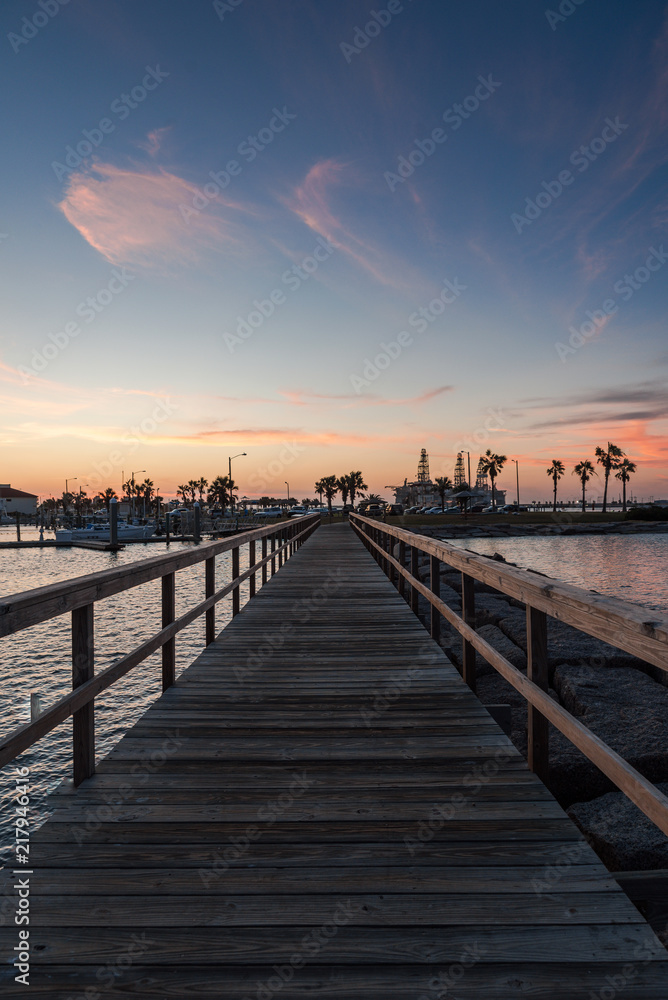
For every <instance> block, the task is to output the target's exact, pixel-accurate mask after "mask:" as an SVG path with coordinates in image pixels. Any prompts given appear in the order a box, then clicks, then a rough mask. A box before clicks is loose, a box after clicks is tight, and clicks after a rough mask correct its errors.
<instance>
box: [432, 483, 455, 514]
mask: <svg viewBox="0 0 668 1000" xmlns="http://www.w3.org/2000/svg"><path fill="white" fill-rule="evenodd" d="M434 483H435V484H436V489H437V490H438V495H439V496H440V498H441V510H445V494H446V493H447V492H448V490H451V489H452V481H451V479H450V478H449V476H439V477H438V479H435V480H434Z"/></svg>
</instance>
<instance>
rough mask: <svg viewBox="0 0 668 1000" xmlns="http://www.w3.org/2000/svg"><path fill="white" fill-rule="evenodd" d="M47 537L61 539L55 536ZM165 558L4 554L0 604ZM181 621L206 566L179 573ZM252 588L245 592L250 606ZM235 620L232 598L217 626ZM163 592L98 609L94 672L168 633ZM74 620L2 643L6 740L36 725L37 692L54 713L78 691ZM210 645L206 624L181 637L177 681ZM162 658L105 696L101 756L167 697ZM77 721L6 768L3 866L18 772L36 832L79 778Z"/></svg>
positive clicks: (198, 595) (1, 802)
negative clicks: (58, 794)
mask: <svg viewBox="0 0 668 1000" xmlns="http://www.w3.org/2000/svg"><path fill="white" fill-rule="evenodd" d="M15 537H16V530H15V529H13V528H11V527H10V528H1V529H0V541H1V540H10V539H13V538H15ZM33 537H35V538H36V537H38V533H37V532H36V531H35V530H34V529H23V528H22V529H21V538H22V539H23V540H30V539H31V538H33ZM45 537H46V538H49V537H53V534H52V533H47V534H46V535H45ZM191 547H192V545H191V543H187V542H186V543H181V542H172V543H171V545H170V547H169V550H170V551H171V552H176V551H178V550H180V549H183V548H191ZM165 552H166V545H164V544H162V543H152V544H141V543H138V544H128V545H127V546H126V548H125V549H122V550H121V551H119V552H96V551H87V550H86V549H76V548H73V549H0V600H1V598H2V597H6V596H8V595H9V594H14V593H17V592H19V591H24V590H30V589H32V588H33V587H41V586H44V585H46V584H50V583H55V582H57V581H58V580H67V579H71V578H73V577H76V576H83V575H85V574H87V573H96V572H99V571H101V570H104V569H111V568H113V567H115V566H118V565H123V564H125V563H131V562H137V561H138V560H141V559H148V558H151V557H153V556H157V555H161V554H164V553H165ZM247 554H248V547H247V546H242V548H241V550H240V562H241V570H242V571H243V570H244V569H245V568H246V566H247V565H248V562H247ZM230 573H231V557H230V556H229V555H228V554H227V553H225V554H223V555H221V556H218V558H217V560H216V584H217V586H218V587H222V586H224V584H225V583H226V582H228V581H229V579H230ZM176 587H177V590H176V612H177V615H178V614H180V613H183V612H185V611H187V610H188V608H191V607H193V606H194V605H195V604H197V603H199V601H201V600H203V599H204V563H201V564H199V565H197V566H193V567H190V568H189V569H184V570H180V571H179V572H178V573H177V575H176ZM247 587H248V585H247V584H246V585H245V586H242V588H241V602H242V604H243V603H244V601H245V600H246V599H247ZM231 615H232V607H231V597H230V598H225V599H224V600H222V601H220V602H219V604H218V605H217V607H216V626H217V628H223V627H224V626H225V625H226V624H227V622H228V621H229V620H230V618H231ZM160 620H161V584H160V581H159V580H156V581H153V582H152V583H147V584H144V585H142V586H141V587H135V588H134V589H133V590H130V591H127V592H126V593H122V594H117V595H115V596H114V597H110V598H107V599H106V600H104V601H99V602H98V603H97V604H96V606H95V670H96V673H97V672H100V671H102V670H103V669H104V668H105V667H108V666H110V665H111V664H112V663H113V662H115V661H116V660H117V659H119V657H121V656H123V655H125V654H126V653H128V652H130V651H131V650H132V649H134V648H135V647H136V646H138V645H139V644H140V643H141V642H142V641H144V640H145V639H148V638H150V636H152V635H154V634H155V633H156V632H157V631H159V629H160ZM70 623H71V616H70V615H69V614H67V615H62V616H61V617H59V618H55V619H53V620H52V621H49V622H45V623H44V624H42V625H35V626H34V627H33V628H29V629H25V630H24V631H23V632H19V633H18V634H17V635H14V636H9V637H7V638H4V639H2V640H0V642H2V658H1V660H0V733H2V735H3V736H4V735H7V733H9V732H11V731H12V730H13V729H15V728H16V727H17V726H19V725H21V724H22V723H25V722H28V721H29V720H30V694H31V692H37V693H39V694H40V695H41V698H42V707H43V708H46V707H48V706H49V705H50V704H52V703H53V702H54V701H55V700H56V699H57V698H59V697H61V696H62V695H64V694H66V693H67V692H68V691H70V690H71V688H72V674H71V670H72V668H71V656H70V643H71V638H70ZM203 645H204V619H203V618H201V619H198V620H197V621H195V622H193V623H192V625H190V626H189V627H188V628H186V629H184V630H183V631H182V632H180V633H179V635H178V636H177V638H176V652H177V673H179V672H180V671H181V670H183V669H184V668H185V667H187V666H188V665H189V664H190V663H191V662H192V661H193V659H194V658H195V657H196V656H197V655H198V654H199V653H200V652H201V650H202V649H203ZM160 690H161V657H160V652H158V653H155V654H154V655H153V656H151V657H149V658H148V659H147V660H145V661H144V663H142V664H140V665H139V666H138V667H135V669H134V670H132V671H131V672H130V673H129V674H127V675H126V676H125V677H124V678H121V680H119V681H117V682H116V684H115V685H114V686H113V687H111V688H109V689H108V690H107V691H105V692H103V693H102V694H101V695H100V696H99V697H98V698H97V699H96V701H95V706H96V710H95V727H96V752H97V756H98V758H99V757H100V756H104V755H105V754H106V753H108V752H109V750H110V749H111V747H112V746H113V745H114V744H115V743H117V742H118V740H119V739H120V737H121V736H122V735H123V733H124V732H125V731H126V730H127V728H128V726H130V725H132V724H133V723H134V722H135V721H136V720H137V719H138V718H139V717H140V716H141V715H142V714H143V713H144V712H145V711H146V708H147V707H148V705H150V704H151V702H152V701H154V700H155V698H156V697H157V696H158V695H159V694H160ZM71 732H72V722H71V720H68V721H67V722H64V723H63V724H62V725H61V726H59V727H58V728H57V729H55V730H54V731H53V732H52V733H50V734H48V735H47V736H45V737H44V738H43V739H42V740H40V742H39V743H36V744H35V745H34V746H33V747H31V748H30V750H27V751H26V752H25V753H24V754H22V755H21V757H20V758H18V759H17V761H16V762H15V763H14V764H12V765H8V766H7V767H5V768H2V769H0V864H2V863H3V862H4V861H6V860H7V859H8V858H9V857H10V856H11V855H10V854H9V853H8V844H9V843H10V839H9V835H10V832H11V835H12V841H13V830H12V831H10V823H11V821H12V818H13V808H14V807H13V804H12V801H11V790H12V788H13V786H14V780H13V775H14V771H15V768H16V767H17V766H29V767H30V771H31V807H30V808H31V820H32V824H33V827H34V826H38V825H39V824H40V823H41V822H43V820H44V818H45V817H46V812H45V809H44V801H45V798H46V795H47V793H48V792H49V791H51V790H52V789H53V788H54V787H55V786H56V785H58V784H59V782H60V781H61V780H62V779H63V778H69V777H70V774H71Z"/></svg>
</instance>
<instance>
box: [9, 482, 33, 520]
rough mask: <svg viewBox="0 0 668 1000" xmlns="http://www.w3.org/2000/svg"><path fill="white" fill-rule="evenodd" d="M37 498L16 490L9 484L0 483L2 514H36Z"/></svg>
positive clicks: (31, 494)
mask: <svg viewBox="0 0 668 1000" xmlns="http://www.w3.org/2000/svg"><path fill="white" fill-rule="evenodd" d="M37 499H38V498H37V496H36V495H35V494H34V493H24V492H23V490H15V489H12V487H11V486H10V485H9V483H4V484H2V483H0V512H2V513H5V514H16V513H19V514H33V515H34V514H36V513H37Z"/></svg>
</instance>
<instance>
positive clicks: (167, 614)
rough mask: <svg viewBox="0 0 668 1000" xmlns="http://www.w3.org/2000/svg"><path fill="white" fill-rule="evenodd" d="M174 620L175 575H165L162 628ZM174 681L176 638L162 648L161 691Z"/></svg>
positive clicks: (163, 582) (163, 581) (163, 580)
mask: <svg viewBox="0 0 668 1000" xmlns="http://www.w3.org/2000/svg"><path fill="white" fill-rule="evenodd" d="M175 618H176V574H175V573H165V575H164V576H163V578H162V627H163V628H166V627H167V626H168V625H171V624H172V622H173V621H174V619H175ZM175 680H176V638H173V639H169V640H168V641H167V642H166V643H165V644H164V646H163V647H162V690H163V691H166V690H167V688H169V687H171V686H172V684H173V683H174V681H175Z"/></svg>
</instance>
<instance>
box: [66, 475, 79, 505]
mask: <svg viewBox="0 0 668 1000" xmlns="http://www.w3.org/2000/svg"><path fill="white" fill-rule="evenodd" d="M76 482H78V477H77V476H70V478H69V479H66V480H65V494H66V495H69V492H70V489H69V484H70V483H76ZM66 513H67V511H66V510H65V504H63V514H66Z"/></svg>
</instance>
